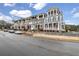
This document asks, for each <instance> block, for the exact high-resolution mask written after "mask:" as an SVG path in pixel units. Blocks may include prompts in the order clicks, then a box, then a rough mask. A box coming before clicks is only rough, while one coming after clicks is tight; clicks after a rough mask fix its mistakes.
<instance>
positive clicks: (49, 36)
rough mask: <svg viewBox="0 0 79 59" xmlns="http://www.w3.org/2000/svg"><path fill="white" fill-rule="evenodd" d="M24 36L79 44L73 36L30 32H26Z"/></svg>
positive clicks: (78, 40)
mask: <svg viewBox="0 0 79 59" xmlns="http://www.w3.org/2000/svg"><path fill="white" fill-rule="evenodd" d="M26 34H28V35H31V36H33V37H41V38H48V39H52V40H61V41H72V42H79V37H75V36H63V35H51V34H45V33H32V32H26Z"/></svg>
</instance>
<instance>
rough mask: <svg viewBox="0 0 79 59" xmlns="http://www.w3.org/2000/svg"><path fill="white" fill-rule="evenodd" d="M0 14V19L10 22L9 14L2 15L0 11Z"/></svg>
mask: <svg viewBox="0 0 79 59" xmlns="http://www.w3.org/2000/svg"><path fill="white" fill-rule="evenodd" d="M0 14H1V15H0V20H4V21H6V22H8V23H12V18H11V17H10V16H6V15H4V14H2V13H0Z"/></svg>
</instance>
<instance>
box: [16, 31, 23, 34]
mask: <svg viewBox="0 0 79 59" xmlns="http://www.w3.org/2000/svg"><path fill="white" fill-rule="evenodd" d="M15 34H24V32H23V31H15Z"/></svg>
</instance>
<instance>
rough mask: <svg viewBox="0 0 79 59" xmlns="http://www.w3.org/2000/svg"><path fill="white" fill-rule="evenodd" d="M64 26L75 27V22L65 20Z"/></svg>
mask: <svg viewBox="0 0 79 59" xmlns="http://www.w3.org/2000/svg"><path fill="white" fill-rule="evenodd" d="M65 24H68V25H76V23H75V22H72V21H71V20H65Z"/></svg>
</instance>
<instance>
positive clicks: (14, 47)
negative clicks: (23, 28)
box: [0, 31, 79, 56]
mask: <svg viewBox="0 0 79 59" xmlns="http://www.w3.org/2000/svg"><path fill="white" fill-rule="evenodd" d="M0 56H79V43H72V42H63V41H55V40H51V39H44V38H34V37H32V36H27V35H19V34H14V33H8V32H3V31H0Z"/></svg>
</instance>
